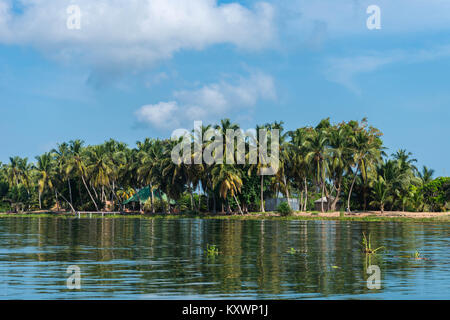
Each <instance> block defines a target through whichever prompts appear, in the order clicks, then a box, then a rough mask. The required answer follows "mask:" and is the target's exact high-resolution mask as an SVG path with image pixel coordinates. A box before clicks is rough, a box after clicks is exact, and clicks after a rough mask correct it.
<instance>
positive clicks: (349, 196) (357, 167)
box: [347, 163, 359, 212]
mask: <svg viewBox="0 0 450 320" xmlns="http://www.w3.org/2000/svg"><path fill="white" fill-rule="evenodd" d="M358 170H359V163H358V165H357V166H356V172H355V176H354V177H353V181H352V185H351V186H350V191H349V192H348V199H347V211H348V212H350V198H351V196H352V191H353V185H354V184H355V181H356V177H357V176H358Z"/></svg>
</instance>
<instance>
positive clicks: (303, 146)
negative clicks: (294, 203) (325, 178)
mask: <svg viewBox="0 0 450 320" xmlns="http://www.w3.org/2000/svg"><path fill="white" fill-rule="evenodd" d="M289 136H290V137H291V143H290V144H289V151H290V159H291V162H292V166H291V171H290V173H291V175H292V176H293V177H294V179H295V180H297V184H298V186H299V187H300V186H301V185H303V191H304V194H305V196H304V198H303V192H302V204H303V207H302V208H301V210H303V211H306V209H307V203H308V181H307V179H308V177H309V176H310V174H311V165H310V163H309V162H308V161H307V159H306V154H307V146H308V132H307V130H305V128H299V129H297V130H295V131H290V132H289Z"/></svg>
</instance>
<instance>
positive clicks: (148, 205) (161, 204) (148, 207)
mask: <svg viewBox="0 0 450 320" xmlns="http://www.w3.org/2000/svg"><path fill="white" fill-rule="evenodd" d="M153 205H154V207H155V212H157V213H163V212H168V211H169V203H168V202H167V201H164V200H162V199H159V198H155V200H154V203H153ZM144 211H145V212H152V199H151V198H148V199H147V201H146V202H145V204H144Z"/></svg>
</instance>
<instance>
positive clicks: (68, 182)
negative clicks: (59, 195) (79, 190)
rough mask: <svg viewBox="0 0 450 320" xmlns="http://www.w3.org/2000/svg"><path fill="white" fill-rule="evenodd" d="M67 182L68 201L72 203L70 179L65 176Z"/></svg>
mask: <svg viewBox="0 0 450 320" xmlns="http://www.w3.org/2000/svg"><path fill="white" fill-rule="evenodd" d="M67 184H68V185H69V198H70V203H73V199H72V186H71V185H70V179H69V178H67Z"/></svg>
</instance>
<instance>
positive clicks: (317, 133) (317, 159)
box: [305, 128, 329, 212]
mask: <svg viewBox="0 0 450 320" xmlns="http://www.w3.org/2000/svg"><path fill="white" fill-rule="evenodd" d="M328 139H329V138H328V130H327V129H326V128H316V129H311V130H310V134H309V135H308V138H307V143H306V150H307V151H306V156H305V160H306V161H307V162H314V163H315V173H316V177H315V179H316V184H317V186H318V187H321V190H322V196H321V211H322V212H324V208H323V201H322V199H323V197H324V192H325V172H326V166H327V162H326V157H327V156H328V150H327V145H328Z"/></svg>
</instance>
